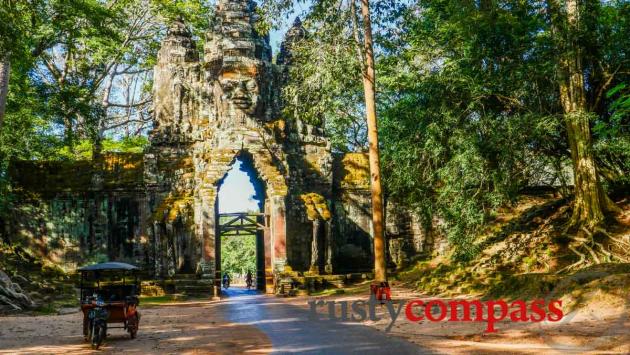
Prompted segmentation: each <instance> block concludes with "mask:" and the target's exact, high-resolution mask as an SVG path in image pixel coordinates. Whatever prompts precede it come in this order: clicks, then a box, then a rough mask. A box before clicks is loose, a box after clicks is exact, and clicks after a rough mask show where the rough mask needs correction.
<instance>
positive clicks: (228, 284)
mask: <svg viewBox="0 0 630 355" xmlns="http://www.w3.org/2000/svg"><path fill="white" fill-rule="evenodd" d="M228 287H230V279H228V278H227V277H224V278H223V288H224V289H226V290H227V289H228Z"/></svg>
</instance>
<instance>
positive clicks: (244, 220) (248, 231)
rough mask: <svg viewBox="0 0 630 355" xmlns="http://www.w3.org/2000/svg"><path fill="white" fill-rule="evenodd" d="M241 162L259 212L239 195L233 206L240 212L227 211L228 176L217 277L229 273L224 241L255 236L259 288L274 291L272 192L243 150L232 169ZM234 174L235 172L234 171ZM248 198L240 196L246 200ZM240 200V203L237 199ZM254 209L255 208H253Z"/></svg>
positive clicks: (220, 214) (219, 218) (219, 212)
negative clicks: (247, 205)
mask: <svg viewBox="0 0 630 355" xmlns="http://www.w3.org/2000/svg"><path fill="white" fill-rule="evenodd" d="M237 161H239V163H240V164H239V169H240V171H242V172H245V174H246V175H247V177H248V179H249V181H248V183H249V185H250V186H251V187H252V188H253V190H254V191H253V192H254V194H253V196H252V198H253V200H254V201H256V205H257V207H256V210H255V211H254V210H252V209H245V208H244V204H243V203H242V202H243V201H238V196H233V195H232V196H230V197H227V198H230V199H231V201H232V202H233V203H236V204H239V206H238V208H239V209H238V210H235V209H234V207H235V206H232V208H231V209H229V210H227V211H226V209H225V206H222V205H221V203H222V202H226V195H223V199H224V200H222V199H221V193H222V192H224V193H225V191H224V190H222V188H224V187H225V184H226V183H228V181H227V180H228V177H229V174H230V173H227V174H226V175H225V176H224V177H223V178H222V179H221V180H220V181H219V183H218V190H217V196H218V197H219V198H218V199H217V205H216V206H217V207H216V211H217V217H216V221H217V232H216V242H215V245H216V247H215V265H216V266H215V267H216V270H217V272H216V273H217V274H223V273H225V271H226V270H223V269H222V267H223V262H222V261H223V259H224V255H223V254H222V253H223V242H224V241H225V240H226V239H227V238H232V237H234V236H240V235H245V236H247V235H253V236H254V238H255V241H256V243H255V249H256V253H255V258H256V275H255V278H256V285H257V289H258V290H260V291H266V292H269V293H271V292H273V265H272V261H271V260H272V258H271V246H272V243H271V240H272V234H271V229H270V226H271V223H270V222H271V218H270V213H269V209H267V208H266V206H268V205H269V204H270V201H269V199H268V196H269V193H268V192H267V190H268V189H267V185H266V183H265V182H264V180H263V179H262V178H261V177H260V174H259V173H258V171H257V170H256V168H255V166H254V158H253V157H252V155H251V154H250V153H249V152H248V151H247V150H245V149H243V150H241V151H240V152H239V153H238V154H237V155H236V156H235V158H234V160H233V162H232V164H231V169H235V168H236V166H237V164H236V162H237ZM231 171H232V170H231ZM241 183H242V182H241ZM245 188H246V187H245V186H242V185H241V186H239V189H240V190H243V189H245ZM243 197H244V196H240V198H243ZM234 199H236V201H235V200H234ZM250 207H252V206H250Z"/></svg>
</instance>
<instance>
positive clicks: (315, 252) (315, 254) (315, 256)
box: [308, 218, 321, 275]
mask: <svg viewBox="0 0 630 355" xmlns="http://www.w3.org/2000/svg"><path fill="white" fill-rule="evenodd" d="M320 226H321V221H320V220H319V218H317V219H315V220H313V238H312V239H311V266H310V268H309V270H308V271H309V272H310V273H311V274H314V275H319V243H318V240H317V239H318V236H319V229H320Z"/></svg>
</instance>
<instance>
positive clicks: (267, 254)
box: [263, 200, 273, 293]
mask: <svg viewBox="0 0 630 355" xmlns="http://www.w3.org/2000/svg"><path fill="white" fill-rule="evenodd" d="M271 239H272V236H271V202H270V200H267V201H265V229H264V231H263V248H264V251H263V258H264V260H265V261H264V265H265V266H264V270H263V273H264V277H265V292H266V293H273V264H272V263H271V246H272V243H271Z"/></svg>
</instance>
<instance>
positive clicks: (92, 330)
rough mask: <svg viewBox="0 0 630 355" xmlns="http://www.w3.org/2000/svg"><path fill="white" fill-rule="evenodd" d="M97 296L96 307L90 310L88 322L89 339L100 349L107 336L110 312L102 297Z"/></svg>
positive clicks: (94, 346) (93, 346) (95, 347)
mask: <svg viewBox="0 0 630 355" xmlns="http://www.w3.org/2000/svg"><path fill="white" fill-rule="evenodd" d="M95 298H96V302H95V305H94V308H92V309H90V310H89V312H88V322H87V328H88V329H87V336H86V338H87V340H88V341H90V343H91V344H92V348H94V349H96V350H98V348H99V347H100V346H101V344H102V343H103V340H105V337H107V318H109V312H108V311H107V309H106V308H105V305H106V304H105V302H103V300H102V299H100V298H97V297H95Z"/></svg>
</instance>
